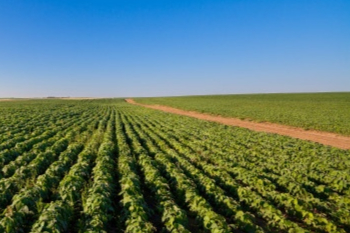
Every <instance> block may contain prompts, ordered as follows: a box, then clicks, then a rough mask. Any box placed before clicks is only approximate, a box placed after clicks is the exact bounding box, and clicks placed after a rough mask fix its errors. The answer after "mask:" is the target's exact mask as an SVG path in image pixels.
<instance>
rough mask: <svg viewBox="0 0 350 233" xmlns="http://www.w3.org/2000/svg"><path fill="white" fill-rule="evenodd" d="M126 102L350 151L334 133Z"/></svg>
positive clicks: (346, 141)
mask: <svg viewBox="0 0 350 233" xmlns="http://www.w3.org/2000/svg"><path fill="white" fill-rule="evenodd" d="M125 101H126V102H128V103H130V104H135V105H139V106H143V107H146V108H152V109H156V110H161V111H164V112H168V113H174V114H178V115H184V116H189V117H194V118H197V119H202V120H207V121H213V122H218V123H221V124H225V125H232V126H238V127H243V128H247V129H250V130H254V131H261V132H267V133H276V134H280V135H285V136H290V137H293V138H299V139H303V140H309V141H313V142H318V143H321V144H324V145H328V146H333V147H338V148H341V149H350V137H346V136H342V135H338V134H334V133H328V132H320V131H314V130H304V129H301V128H296V127H292V126H286V125H279V124H274V123H267V122H263V123H260V122H259V123H258V122H251V121H244V120H240V119H236V118H227V117H221V116H213V115H209V114H204V113H198V112H194V111H186V110H181V109H177V108H172V107H168V106H161V105H147V104H140V103H136V102H135V101H134V100H133V99H125Z"/></svg>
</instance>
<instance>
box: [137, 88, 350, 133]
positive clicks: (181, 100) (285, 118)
mask: <svg viewBox="0 0 350 233" xmlns="http://www.w3.org/2000/svg"><path fill="white" fill-rule="evenodd" d="M135 100H136V101H137V102H139V103H144V104H159V105H167V106H172V107H176V108H181V109H185V110H194V111H198V112H204V113H210V114H214V115H222V116H226V117H236V118H240V119H248V120H254V121H259V122H260V121H267V122H274V123H280V124H286V125H291V126H296V127H302V128H305V129H314V130H320V131H329V132H334V133H338V134H343V135H350V120H349V119H350V92H346V93H310V94H308V93H303V94H250V95H217V96H186V97H163V98H137V99H135Z"/></svg>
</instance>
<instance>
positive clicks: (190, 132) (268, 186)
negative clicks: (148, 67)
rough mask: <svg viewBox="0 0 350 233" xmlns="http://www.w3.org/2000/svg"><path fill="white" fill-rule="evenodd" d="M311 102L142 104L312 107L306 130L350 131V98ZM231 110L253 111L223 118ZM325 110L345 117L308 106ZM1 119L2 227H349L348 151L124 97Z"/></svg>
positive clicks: (9, 105)
mask: <svg viewBox="0 0 350 233" xmlns="http://www.w3.org/2000/svg"><path fill="white" fill-rule="evenodd" d="M307 96H308V95H307V94H305V95H304V97H307ZM311 96H312V95H310V98H309V99H308V101H306V100H303V98H302V95H296V96H293V95H266V96H265V95H260V96H259V95H254V96H250V97H249V96H221V97H186V98H178V99H177V98H171V99H170V98H169V99H167V100H165V99H154V101H153V99H152V100H142V102H147V103H149V102H152V103H161V104H167V103H169V105H174V106H176V107H182V106H183V107H184V108H188V109H192V108H195V107H196V105H195V103H196V102H197V103H198V108H195V110H203V111H209V110H210V111H211V112H213V113H220V114H222V115H232V116H239V117H249V118H253V117H254V116H257V119H260V120H270V118H269V117H271V119H278V117H280V118H281V119H286V118H285V115H286V114H287V115H288V113H286V112H290V113H293V112H294V115H293V114H292V115H291V118H293V117H292V116H294V117H296V116H298V114H301V109H304V108H305V109H306V110H305V111H306V112H307V113H305V114H304V115H303V116H304V118H301V119H300V121H296V124H297V125H303V124H307V123H303V124H302V123H300V122H309V124H310V125H307V126H314V123H315V122H314V121H317V120H319V121H320V122H321V123H322V122H323V123H324V122H326V120H327V119H328V118H332V119H338V118H336V117H339V121H336V120H334V122H337V123H336V124H335V128H334V131H336V132H342V133H344V134H346V133H349V123H348V122H344V121H342V120H341V119H342V118H341V117H342V116H344V115H346V114H348V115H349V108H348V109H344V108H345V106H349V101H348V98H349V94H320V96H318V95H315V96H314V99H312V98H311ZM293 98H294V100H293ZM320 98H321V99H323V100H324V101H321V102H320V103H316V102H315V101H316V100H315V99H320ZM216 99H217V101H220V103H228V105H221V104H220V105H217V106H216V105H215V101H216ZM337 99H338V100H339V101H335V100H337ZM163 100H164V101H163ZM230 100H232V101H230ZM326 100H327V101H326ZM206 101H207V105H208V107H207V108H206V105H205V103H206ZM140 102H141V101H140ZM286 102H288V104H292V105H290V106H289V107H287V106H285V107H283V106H284V105H285V104H286ZM338 102H339V103H338ZM232 103H235V104H233V105H236V104H238V103H239V104H240V105H245V104H248V103H252V104H253V103H254V104H253V105H252V106H249V107H245V106H240V107H238V108H239V109H240V110H239V111H238V113H237V114H238V115H234V113H232V111H233V110H232V109H231V108H230V109H227V112H226V114H225V112H221V111H222V110H223V109H224V107H225V106H226V107H227V106H232V105H231V104H232ZM259 103H260V104H259ZM263 103H265V104H263ZM326 103H328V105H329V109H333V110H336V111H335V112H337V114H339V115H336V114H333V115H332V116H329V114H328V112H327V111H329V112H332V110H327V109H325V114H316V115H315V116H314V117H312V119H309V120H310V121H307V120H308V119H307V118H308V117H307V116H308V114H310V113H311V112H312V111H313V110H311V109H308V106H309V105H312V106H315V105H316V106H317V108H316V109H317V110H314V111H315V113H317V112H319V111H321V110H320V108H321V107H322V106H325V105H327V104H326ZM215 106H216V107H215ZM268 106H275V108H273V111H269V110H268V109H269V107H268ZM278 106H280V107H281V108H282V107H283V110H285V111H281V112H279V111H278V110H279V107H278ZM201 107H203V109H201ZM251 108H257V109H258V113H257V115H251V114H252V112H251V110H250V109H251ZM244 109H246V110H244ZM0 112H1V114H0V122H1V124H0V168H1V169H0V214H1V215H0V232H11V233H13V232H21V233H22V232H33V233H38V232H57V233H58V232H67V233H73V232H77V233H78V232H79V233H80V232H81V233H82V232H111V233H122V232H130V233H131V232H213V233H221V232H240V233H241V232H247V233H252V232H276V233H280V232H286V233H287V232H290V233H293V232H294V233H302V232H342V233H346V232H350V150H341V149H336V148H332V147H327V146H323V145H320V144H317V143H311V142H307V141H303V140H298V139H293V138H289V137H284V136H278V135H275V134H267V133H259V132H253V131H250V130H247V129H242V128H237V127H229V126H224V125H220V124H217V123H211V122H206V121H201V120H196V119H193V118H189V117H184V116H177V115H172V114H168V113H163V112H160V111H156V110H151V109H146V108H143V107H139V106H134V105H130V104H127V103H125V102H124V101H123V100H121V99H105V100H104V99H101V100H56V99H52V100H22V101H7V102H0ZM233 112H234V111H233ZM267 112H269V114H267ZM278 112H279V113H278ZM243 113H245V115H244V114H243ZM242 114H243V115H242ZM276 114H277V116H275V115H276ZM261 116H266V119H263V118H261ZM293 119H294V118H293ZM348 119H350V118H348ZM281 122H283V123H287V122H284V120H281ZM291 122H294V121H293V120H292V121H291ZM320 125H322V124H320ZM304 126H306V125H304ZM345 126H347V127H345ZM325 127H326V129H331V128H329V127H330V126H327V124H326V125H325ZM327 127H328V128H327ZM338 127H340V128H338ZM342 127H343V128H342ZM316 128H317V127H316ZM320 129H323V128H320ZM335 129H336V130H335Z"/></svg>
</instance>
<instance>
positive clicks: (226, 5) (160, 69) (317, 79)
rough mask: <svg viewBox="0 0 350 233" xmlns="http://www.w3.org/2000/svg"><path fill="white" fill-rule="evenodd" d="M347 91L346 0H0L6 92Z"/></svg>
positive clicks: (0, 78) (1, 86)
mask: <svg viewBox="0 0 350 233" xmlns="http://www.w3.org/2000/svg"><path fill="white" fill-rule="evenodd" d="M319 91H350V1H349V0H343V1H341V0H329V1H326V0H309V1H307V0H304V1H300V0H290V1H284V0H251V1H243V0H230V1H229V0H227V1H222V0H211V1H210V0H201V1H195V0H193V1H189V0H186V1H185V0H177V1H174V0H171V1H170V0H148V1H146V0H138V1H136V0H122V1H118V0H114V1H112V0H111V1H107V0H94V1H92V0H80V1H77V0H50V1H47V0H40V1H39V0H16V1H10V0H5V1H0V97H45V96H95V97H124V96H167V95H196V94H225V93H266V92H319Z"/></svg>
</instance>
